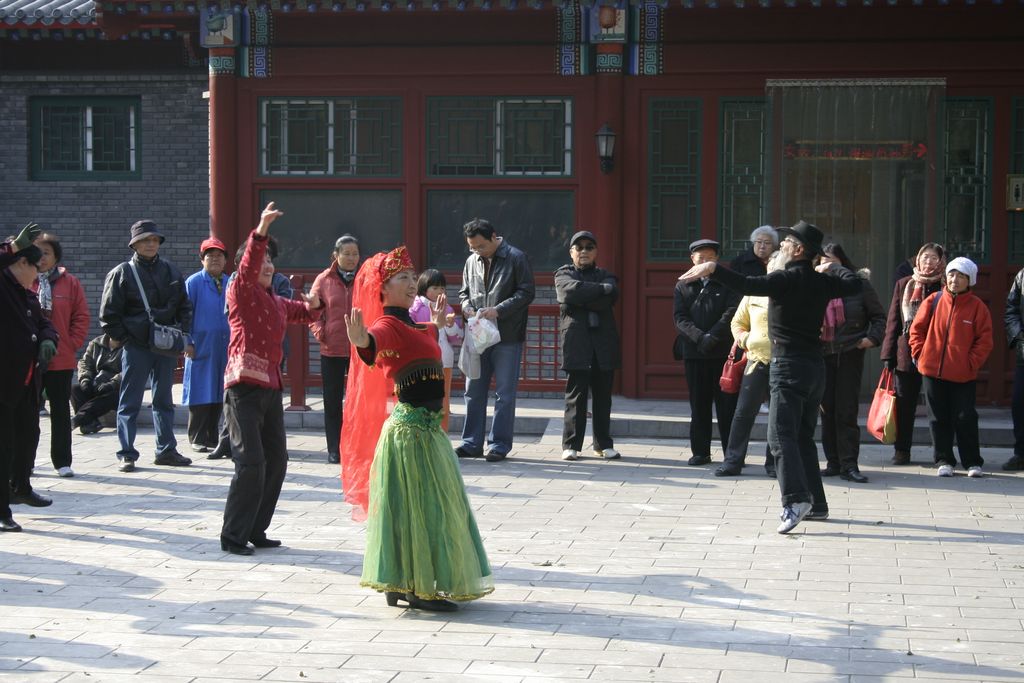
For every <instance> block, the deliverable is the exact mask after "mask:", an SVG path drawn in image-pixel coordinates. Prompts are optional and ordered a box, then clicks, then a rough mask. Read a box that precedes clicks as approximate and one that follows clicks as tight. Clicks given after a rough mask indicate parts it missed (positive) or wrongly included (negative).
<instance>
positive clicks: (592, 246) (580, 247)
mask: <svg viewBox="0 0 1024 683" xmlns="http://www.w3.org/2000/svg"><path fill="white" fill-rule="evenodd" d="M572 248H573V249H575V250H576V251H596V250H597V245H596V244H574V245H572Z"/></svg>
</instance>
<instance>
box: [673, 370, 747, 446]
mask: <svg viewBox="0 0 1024 683" xmlns="http://www.w3.org/2000/svg"><path fill="white" fill-rule="evenodd" d="M685 363H686V385H687V387H688V388H689V390H690V449H691V450H692V451H693V454H694V455H700V456H709V457H710V455H711V406H712V405H714V408H715V415H716V417H717V418H718V436H719V438H720V439H721V440H722V450H723V451H724V450H725V449H726V448H728V447H729V429H730V428H731V427H732V418H733V413H735V412H736V396H737V395H736V394H727V393H725V392H724V391H722V387H721V386H719V384H718V380H719V379H720V378H721V377H722V367H723V366H724V365H725V358H711V359H706V360H704V359H702V360H691V359H689V358H688V359H687V360H686V361H685Z"/></svg>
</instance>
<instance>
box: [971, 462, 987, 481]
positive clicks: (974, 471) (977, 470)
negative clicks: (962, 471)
mask: <svg viewBox="0 0 1024 683" xmlns="http://www.w3.org/2000/svg"><path fill="white" fill-rule="evenodd" d="M967 476H968V477H975V478H978V477H984V476H985V474H984V473H983V472H982V471H981V468H980V467H978V466H977V465H975V466H974V467H968V468H967Z"/></svg>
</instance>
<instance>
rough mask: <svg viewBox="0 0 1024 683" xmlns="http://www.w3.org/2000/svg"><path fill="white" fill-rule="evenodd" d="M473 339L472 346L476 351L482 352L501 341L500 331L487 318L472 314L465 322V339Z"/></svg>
mask: <svg viewBox="0 0 1024 683" xmlns="http://www.w3.org/2000/svg"><path fill="white" fill-rule="evenodd" d="M470 338H472V340H473V348H474V350H475V351H476V353H478V354H479V353H483V352H484V351H486V350H487V349H489V348H491V347H492V346H494V345H495V344H497V343H498V342H500V341H501V333H500V332H498V326H497V325H495V324H494V323H493V322H492V321H490V320H488V319H487V318H481V317H480V316H474V317H472V318H470V319H469V322H467V323H466V339H467V340H469V339H470Z"/></svg>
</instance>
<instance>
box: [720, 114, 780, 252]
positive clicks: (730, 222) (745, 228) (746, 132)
mask: <svg viewBox="0 0 1024 683" xmlns="http://www.w3.org/2000/svg"><path fill="white" fill-rule="evenodd" d="M767 117H768V112H767V107H766V104H765V100H764V99H763V98H756V99H742V100H740V99H723V100H722V143H721V164H722V173H721V178H720V186H721V195H720V200H719V201H720V202H721V204H720V205H719V226H720V228H719V229H720V234H719V240H720V241H721V242H722V248H723V250H724V251H725V253H726V254H729V253H733V254H738V253H740V252H743V251H746V249H747V248H748V247H749V240H748V238H749V237H750V231H751V230H753V229H754V228H756V227H757V226H759V225H762V224H763V223H764V217H765V209H766V204H767V197H766V196H765V177H764V174H765V151H766V150H765V139H766V135H767V128H768V127H767Z"/></svg>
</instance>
